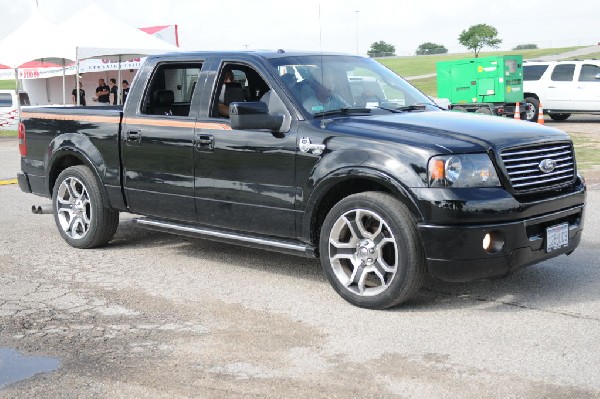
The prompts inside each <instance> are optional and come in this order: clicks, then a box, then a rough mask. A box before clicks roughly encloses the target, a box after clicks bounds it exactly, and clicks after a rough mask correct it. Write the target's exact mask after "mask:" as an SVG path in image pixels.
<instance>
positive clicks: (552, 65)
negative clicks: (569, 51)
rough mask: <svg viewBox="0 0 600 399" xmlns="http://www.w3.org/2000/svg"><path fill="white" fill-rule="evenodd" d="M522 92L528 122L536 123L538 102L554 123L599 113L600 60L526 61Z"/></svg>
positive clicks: (524, 63)
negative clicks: (574, 115)
mask: <svg viewBox="0 0 600 399" xmlns="http://www.w3.org/2000/svg"><path fill="white" fill-rule="evenodd" d="M523 92H524V95H525V102H526V103H527V105H528V111H527V119H528V120H533V121H535V120H537V116H538V111H539V103H540V102H541V103H542V107H543V108H544V113H547V114H548V115H549V116H550V118H552V119H554V120H565V119H567V118H568V117H569V116H571V114H576V113H585V114H600V60H584V61H547V62H542V61H525V62H523Z"/></svg>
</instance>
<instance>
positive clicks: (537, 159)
mask: <svg viewBox="0 0 600 399" xmlns="http://www.w3.org/2000/svg"><path fill="white" fill-rule="evenodd" d="M500 157H501V158H502V162H503V163H504V167H505V168H506V171H507V173H508V179H509V180H510V184H511V185H512V187H513V189H514V190H515V191H518V192H526V191H542V190H546V189H549V188H554V187H557V186H562V185H564V184H567V183H570V182H571V181H573V178H574V177H575V157H574V156H573V147H572V145H571V143H553V144H542V145H535V146H528V147H519V148H508V149H505V150H502V151H501V152H500ZM544 160H551V162H549V163H553V164H554V169H553V170H552V171H550V172H543V171H542V168H541V166H540V164H541V163H542V161H544ZM546 162H548V161H546Z"/></svg>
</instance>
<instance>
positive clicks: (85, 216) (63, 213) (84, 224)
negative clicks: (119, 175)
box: [52, 165, 119, 248]
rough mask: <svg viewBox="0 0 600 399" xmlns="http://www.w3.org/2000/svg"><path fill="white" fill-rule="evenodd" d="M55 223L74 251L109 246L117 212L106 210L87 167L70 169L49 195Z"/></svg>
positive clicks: (79, 166) (117, 218) (94, 177)
mask: <svg viewBox="0 0 600 399" xmlns="http://www.w3.org/2000/svg"><path fill="white" fill-rule="evenodd" d="M52 207H53V209H54V221H55V222H56V226H57V227H58V231H59V232H60V235H61V236H62V237H63V239H64V240H65V241H66V242H67V243H68V244H69V245H71V246H72V247H75V248H95V247H99V246H101V245H104V244H106V243H108V242H109V241H110V240H111V239H112V238H113V236H114V235H115V232H116V231H117V227H118V225H119V212H118V211H115V210H113V209H110V208H109V207H108V204H106V201H105V200H104V198H103V197H102V193H101V192H100V186H99V183H98V180H97V179H96V176H95V175H94V174H93V173H92V171H91V170H90V169H89V168H88V167H86V166H81V165H78V166H71V167H70V168H67V169H65V170H63V171H62V173H61V174H60V175H59V176H58V179H57V180H56V183H55V185H54V190H53V192H52Z"/></svg>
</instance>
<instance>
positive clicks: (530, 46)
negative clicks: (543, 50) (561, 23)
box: [513, 43, 538, 50]
mask: <svg viewBox="0 0 600 399" xmlns="http://www.w3.org/2000/svg"><path fill="white" fill-rule="evenodd" d="M537 48H538V46H537V44H534V43H528V44H519V45H518V46H515V47H514V48H513V50H535V49H537Z"/></svg>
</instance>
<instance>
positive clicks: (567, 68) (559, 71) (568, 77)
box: [551, 64, 575, 82]
mask: <svg viewBox="0 0 600 399" xmlns="http://www.w3.org/2000/svg"><path fill="white" fill-rule="evenodd" d="M574 73H575V64H562V65H557V66H556V68H554V71H552V77H551V79H552V80H554V81H555V82H570V81H572V80H573V74H574Z"/></svg>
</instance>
